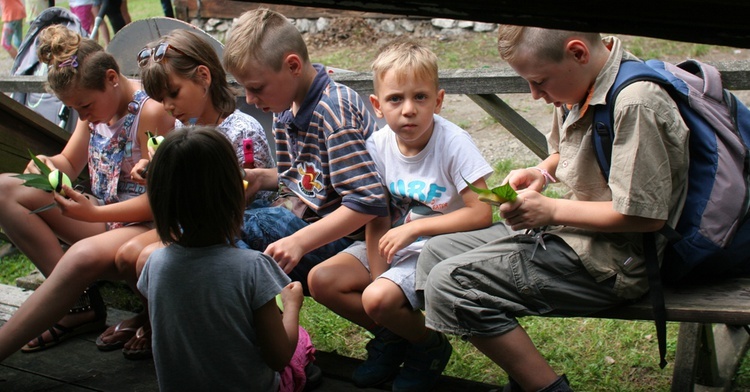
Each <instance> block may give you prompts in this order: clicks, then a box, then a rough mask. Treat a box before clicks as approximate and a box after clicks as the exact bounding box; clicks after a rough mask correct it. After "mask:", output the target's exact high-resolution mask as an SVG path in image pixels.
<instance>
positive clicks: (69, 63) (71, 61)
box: [57, 55, 78, 68]
mask: <svg viewBox="0 0 750 392" xmlns="http://www.w3.org/2000/svg"><path fill="white" fill-rule="evenodd" d="M57 67H58V68H63V67H73V68H78V56H76V55H72V56H70V58H68V59H67V60H65V61H63V62H62V63H60V64H58V65H57Z"/></svg>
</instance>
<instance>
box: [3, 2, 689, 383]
mask: <svg viewBox="0 0 750 392" xmlns="http://www.w3.org/2000/svg"><path fill="white" fill-rule="evenodd" d="M64 30H65V29H64V28H54V27H50V28H49V29H48V30H46V31H45V33H44V34H42V36H41V37H40V42H41V43H40V49H39V51H40V53H39V58H40V59H43V60H44V61H46V62H48V64H49V66H50V68H49V69H50V73H49V82H50V87H51V89H52V90H53V91H54V92H55V93H56V94H57V95H58V97H59V98H60V99H61V100H62V101H63V102H64V103H65V104H66V105H68V106H71V107H72V108H74V109H76V110H77V111H78V112H79V116H80V123H79V126H78V127H77V129H76V131H75V132H74V133H73V135H72V136H71V140H70V142H69V143H68V145H67V146H66V147H65V149H64V150H63V152H62V153H61V154H59V155H56V156H53V157H45V156H39V158H40V159H41V160H42V161H44V162H45V163H47V164H48V165H49V166H50V167H52V168H58V169H60V170H62V171H64V172H66V173H67V174H68V175H69V176H70V177H71V178H76V177H78V174H80V172H81V170H82V169H83V167H84V166H85V165H86V164H87V163H88V167H89V173H90V176H91V179H92V189H91V193H92V195H90V196H89V195H84V194H81V193H78V192H77V191H75V190H74V189H71V188H70V187H63V190H64V191H65V195H66V197H63V196H61V194H57V193H54V194H52V195H50V194H48V193H45V192H42V191H39V190H37V189H32V188H29V187H24V186H23V183H22V181H20V180H19V179H17V178H15V177H13V176H12V175H10V174H2V175H0V211H1V212H0V227H2V229H3V230H4V231H5V233H6V234H7V235H8V236H9V237H10V238H11V240H12V241H13V242H14V243H15V244H16V246H18V247H19V248H20V249H21V250H22V251H23V252H24V253H25V254H26V255H27V256H28V257H29V258H30V259H31V260H32V261H33V262H34V263H35V264H36V265H37V266H38V267H39V268H40V270H41V271H42V273H44V275H45V276H46V277H47V279H46V281H45V283H44V284H42V285H41V286H40V287H39V288H38V289H37V290H36V291H35V292H34V294H32V295H31V296H30V297H29V299H28V300H27V301H26V303H24V305H23V306H22V307H21V308H20V309H19V310H18V311H17V312H16V314H15V315H14V316H13V317H12V318H11V319H10V320H9V321H8V322H7V323H6V324H5V325H4V326H3V327H2V328H0V360H2V359H5V358H7V357H8V356H9V355H11V354H12V353H13V352H15V351H16V350H18V349H19V348H21V347H22V346H24V344H26V346H24V350H26V351H33V350H39V349H43V348H45V347H48V346H50V345H54V344H56V343H58V342H59V341H62V340H64V339H66V338H68V337H71V336H75V335H77V334H79V333H82V332H86V331H91V330H94V329H103V326H104V312H103V304H102V301H101V297H100V296H99V295H98V293H97V291H96V286H95V284H94V282H95V281H96V280H99V279H110V280H121V279H122V280H126V281H127V282H128V283H129V284H130V285H131V286H132V287H133V288H134V289H135V291H136V292H139V293H141V294H142V295H143V300H144V304H145V305H146V309H147V312H144V314H141V315H139V316H137V317H136V318H134V319H131V320H126V321H124V322H123V323H120V324H118V325H115V326H111V327H110V328H108V329H107V330H106V331H105V332H104V333H103V334H102V335H101V336H100V337H99V339H97V345H98V346H99V347H100V349H103V350H109V349H115V348H120V347H123V353H124V354H126V356H130V357H132V358H137V357H142V356H145V355H147V354H148V353H150V351H149V350H148V345H149V344H152V346H153V357H154V361H155V364H156V370H157V376H158V380H159V385H160V388H161V389H162V390H183V389H195V388H200V387H204V388H203V389H212V388H220V389H222V390H235V389H236V390H246V389H248V388H249V387H250V386H253V387H254V388H257V389H259V390H268V391H276V390H286V389H285V388H287V387H289V383H288V382H285V381H284V378H283V377H282V374H285V373H284V372H280V371H281V370H283V369H284V368H285V366H287V364H289V363H290V360H291V359H292V357H293V356H296V355H299V353H300V352H301V351H303V350H299V342H300V341H301V339H299V333H300V331H301V330H300V329H298V324H299V320H298V317H299V310H300V307H301V306H302V298H303V295H311V296H312V297H313V298H314V299H316V300H317V301H318V302H320V303H322V304H324V305H326V306H327V307H329V308H330V309H332V310H333V311H334V312H336V313H337V314H339V315H341V316H343V317H345V318H347V319H349V320H351V321H352V322H354V323H356V324H357V325H359V326H361V327H363V328H364V329H366V330H368V331H370V332H371V333H372V335H373V336H374V338H373V339H372V340H371V341H370V342H369V343H368V344H367V359H366V360H365V361H364V362H363V363H362V364H361V365H360V366H359V367H358V368H357V369H356V371H355V372H354V374H353V376H352V379H353V382H354V383H355V385H357V386H359V387H370V386H376V385H379V384H382V383H385V382H387V381H390V380H392V389H393V390H394V391H428V390H431V389H432V388H433V387H434V386H435V385H436V382H437V380H438V378H439V376H440V374H441V373H442V371H443V370H444V368H445V366H446V365H447V363H448V361H449V358H450V356H451V352H452V348H451V345H450V343H449V342H448V339H447V338H446V336H445V334H446V333H448V334H454V335H459V336H462V337H464V338H466V339H467V340H468V341H470V342H471V343H472V344H474V345H475V346H476V347H477V348H479V349H480V351H482V352H483V353H484V354H486V355H487V356H488V357H489V358H491V359H492V360H493V361H494V362H495V363H497V364H498V365H499V366H501V367H502V368H503V369H504V370H505V371H506V372H507V373H508V376H509V378H510V383H509V384H508V386H507V389H508V390H511V391H521V390H526V391H529V390H535V391H536V390H543V391H567V390H570V387H569V385H568V382H567V379H566V378H565V376H564V375H563V376H559V375H558V374H557V373H556V372H555V371H554V370H553V369H552V368H551V367H550V366H549V364H548V363H547V362H546V360H545V359H544V357H543V356H542V355H541V354H540V353H539V352H538V351H537V350H536V348H535V346H534V345H533V343H532V341H531V339H530V338H529V337H528V336H527V335H526V333H525V331H524V330H523V328H522V327H521V326H520V325H519V324H518V322H517V319H516V318H517V317H520V316H525V315H540V314H558V315H584V314H587V313H590V312H594V311H597V310H600V309H604V308H607V307H610V306H613V305H616V304H618V303H621V302H623V301H627V300H629V299H631V298H635V297H638V296H640V295H641V294H643V293H644V292H645V290H646V287H647V286H646V277H645V270H644V266H643V260H642V259H643V258H642V250H641V249H640V247H639V244H640V243H641V240H640V236H641V234H640V233H641V232H645V231H653V230H655V229H657V228H659V227H661V226H662V225H663V224H665V222H666V223H670V224H674V220H675V219H676V217H677V213H678V212H679V210H680V208H681V205H682V203H683V202H684V195H685V183H686V181H685V172H686V170H685V169H686V167H687V153H686V146H687V128H686V127H685V125H684V123H683V122H682V120H681V118H680V116H679V113H678V112H677V110H676V108H675V105H674V103H673V102H672V101H671V100H670V98H669V96H668V95H667V94H666V93H665V92H664V91H663V90H661V88H660V87H658V86H656V85H655V84H653V83H650V82H638V83H634V84H633V85H631V86H629V87H627V88H625V89H624V90H623V92H622V93H621V94H620V95H619V96H618V99H617V101H616V102H614V103H609V102H605V101H604V97H605V94H606V92H607V90H608V88H609V86H611V84H612V82H613V80H614V77H615V75H616V74H617V70H618V68H619V63H620V61H621V60H622V59H623V58H630V57H631V55H630V54H628V53H627V52H625V51H624V50H623V49H622V47H621V44H620V41H619V40H617V39H616V38H614V37H607V38H606V39H604V40H602V38H601V37H600V36H599V34H594V33H578V32H570V31H558V30H546V29H539V28H530V27H518V26H501V27H500V32H499V34H500V36H499V37H500V38H499V41H498V43H499V46H498V48H499V50H500V54H501V57H502V58H503V59H504V60H505V61H507V62H508V63H509V64H510V65H511V66H512V67H513V69H514V70H515V71H516V72H517V73H518V74H519V75H521V76H522V77H523V78H524V79H526V80H527V81H528V82H529V86H530V88H531V92H532V96H533V97H534V98H535V99H544V100H545V101H546V102H548V103H552V104H554V105H555V106H556V107H557V110H556V112H555V121H554V123H553V129H552V131H551V133H550V134H549V146H550V155H549V157H548V158H547V159H545V160H544V161H543V162H541V163H540V164H539V165H538V166H536V167H532V168H527V169H517V170H514V171H512V172H511V173H510V174H509V175H508V177H507V178H506V179H505V182H507V183H510V184H511V186H512V187H513V188H514V189H516V190H517V191H518V197H517V199H516V200H515V201H513V202H507V203H504V204H503V205H501V206H500V207H499V211H500V214H501V215H502V217H503V218H504V220H503V221H502V222H499V223H495V224H493V223H492V210H491V207H490V206H489V205H488V204H485V203H483V202H481V201H480V200H479V198H478V197H477V195H476V194H475V193H474V192H472V191H471V190H470V189H469V188H468V187H467V183H466V182H468V183H471V184H473V185H474V186H477V187H480V188H486V186H487V184H486V183H485V180H486V178H487V177H488V176H489V175H490V174H491V172H492V168H491V167H490V166H489V165H488V164H487V162H486V161H485V160H484V159H483V158H482V157H481V154H480V153H479V151H478V149H477V148H476V146H475V145H474V144H473V142H472V141H471V138H470V137H469V135H468V133H467V132H465V131H464V130H462V129H460V128H459V127H457V126H456V125H454V124H452V123H451V122H450V121H448V120H446V119H444V118H442V117H440V116H439V112H440V109H441V106H442V103H443V98H444V94H445V92H444V91H443V90H442V89H440V87H439V84H438V72H437V69H438V67H437V58H436V56H435V55H434V54H433V53H432V52H431V51H430V50H428V49H426V48H425V47H423V46H421V45H419V44H417V43H415V42H412V41H409V40H403V39H402V40H397V41H394V42H392V43H390V44H388V45H386V46H385V47H384V48H383V49H381V51H380V52H379V53H378V55H377V58H376V59H375V61H374V62H373V65H372V69H373V82H374V93H373V95H371V96H370V97H369V99H370V103H371V104H372V107H373V109H374V114H375V115H376V116H378V117H381V118H384V119H385V121H386V123H387V126H385V127H384V128H383V129H380V130H377V126H376V122H375V119H374V118H373V117H372V114H371V113H370V112H369V110H368V109H367V107H366V105H365V102H364V101H363V100H362V99H361V98H360V97H359V95H358V94H357V93H356V92H354V91H353V90H351V89H350V88H348V87H346V86H344V85H342V84H340V83H337V82H335V81H333V80H332V79H331V78H330V77H329V75H328V73H327V72H326V70H325V68H324V67H323V66H320V65H317V64H313V63H311V61H310V59H309V56H308V53H307V48H306V45H305V43H304V40H303V38H302V36H301V34H300V33H299V31H298V30H297V29H296V27H295V26H294V25H293V24H292V23H290V22H289V21H288V20H287V19H286V18H285V17H284V16H282V15H280V14H278V13H276V12H273V11H270V10H267V9H258V10H254V11H249V12H246V13H245V14H243V15H242V16H241V17H240V18H239V19H238V20H237V22H236V23H235V26H234V27H233V30H232V33H231V36H230V38H229V40H228V42H227V44H226V47H225V49H224V54H223V67H222V65H221V63H220V62H219V60H218V58H217V57H216V55H215V54H213V56H212V55H211V53H213V50H211V48H210V47H207V48H206V47H204V46H208V45H206V44H205V42H203V41H202V39H201V38H200V37H199V36H197V35H195V34H192V33H189V32H184V31H175V32H172V33H170V34H169V35H167V36H166V37H163V38H162V39H161V40H159V41H158V42H155V43H153V44H151V45H149V46H147V47H146V48H144V49H143V50H142V51H141V52H140V53H139V54H138V56H137V61H138V62H139V65H140V67H141V71H142V72H141V79H142V82H143V86H141V85H139V84H138V82H136V81H133V80H128V79H126V78H125V77H123V76H122V75H121V74H120V73H119V71H118V66H117V64H116V63H115V62H114V59H113V58H112V57H111V56H110V55H109V54H107V53H106V52H104V51H103V50H102V49H101V47H100V46H99V45H98V44H96V43H95V42H93V41H90V40H86V39H81V37H79V36H76V35H75V34H74V33H71V32H66V31H64ZM209 52H210V53H209ZM224 69H226V70H227V71H228V72H229V73H231V74H232V75H233V76H234V77H235V79H236V80H237V82H238V83H239V84H240V85H241V86H242V87H243V89H244V90H245V94H246V97H247V102H248V103H249V104H254V105H256V106H257V107H258V108H260V109H262V110H264V111H270V112H273V113H274V121H273V132H274V142H275V146H276V156H275V160H274V159H272V157H271V155H270V149H269V148H268V144H267V141H266V140H265V138H264V136H263V135H264V133H263V130H262V129H260V127H259V126H258V125H257V122H255V121H254V119H252V118H251V117H249V116H247V115H244V114H242V113H240V112H238V111H236V108H235V107H234V101H233V99H234V98H233V96H232V95H231V92H230V90H229V89H228V87H227V86H226V75H225V74H224ZM144 89H145V92H144V91H143V90H144ZM146 93H148V95H147V94H146ZM149 97H150V99H149ZM157 101H158V102H161V105H159V103H158V102H157ZM601 104H607V105H614V118H615V123H616V124H618V133H617V136H616V138H615V143H614V147H613V158H614V157H616V159H613V160H612V162H613V167H612V171H611V174H610V178H609V182H607V181H606V180H605V179H604V178H603V176H601V174H600V173H598V172H597V170H598V168H597V166H596V164H595V163H594V162H595V158H594V155H593V153H592V152H591V149H590V148H588V146H589V145H590V143H591V141H590V137H591V132H590V128H591V110H589V108H590V106H591V105H601ZM173 117H174V118H173ZM175 118H176V119H177V120H176V121H177V122H175ZM175 124H178V126H177V127H176V128H175ZM182 125H192V126H193V127H183V126H182ZM173 128H175V129H174V130H172V129H173ZM146 131H150V132H151V133H155V134H158V135H166V137H165V139H164V140H163V141H162V142H161V143H160V144H159V145H158V146H157V147H156V148H154V149H152V150H151V151H147V150H148V149H147V148H146V146H147V140H146ZM219 134H222V135H223V136H219ZM246 140H252V143H250V144H252V146H253V148H254V150H253V154H251V155H252V156H253V157H254V158H253V161H252V162H248V161H247V156H248V155H246V154H243V146H246V145H247V144H246V142H245V141H246ZM152 155H153V156H152ZM274 161H275V162H274ZM274 163H275V165H276V166H275V167H274ZM26 172H38V168H36V166H35V165H34V164H33V162H32V163H30V164H29V166H28V167H27V168H26ZM146 172H147V174H146ZM634 172H637V173H639V175H638V176H634V175H633V173H634ZM555 178H556V179H557V180H560V181H562V182H564V183H565V184H566V185H568V186H569V187H570V188H571V190H572V192H571V195H570V197H566V198H561V199H554V198H549V197H546V196H544V195H542V194H541V191H542V190H543V188H544V186H546V184H547V183H548V182H550V181H552V180H554V179H555ZM144 180H145V185H144V183H143V181H144ZM274 194H275V197H271V195H274ZM52 201H54V202H56V203H57V205H58V207H59V208H55V209H51V210H48V211H45V212H40V213H37V214H29V212H30V211H33V210H34V209H36V208H38V207H40V206H43V205H45V204H48V203H50V202H52ZM114 222H127V223H114ZM541 227H543V228H545V230H543V231H541V232H539V230H536V233H537V234H535V236H531V235H527V234H525V231H526V230H528V229H533V228H541ZM449 233H455V234H449ZM433 237H434V238H433ZM58 239H60V240H62V241H64V242H66V243H68V244H71V246H70V248H69V249H68V250H67V251H65V252H64V251H63V248H62V247H61V246H60V244H59V241H58ZM541 239H543V240H541ZM540 242H541V244H542V246H541V247H540ZM659 246H660V249H663V246H664V244H663V243H660V244H659ZM248 247H249V248H251V249H250V250H246V249H241V248H248ZM290 282H291V283H290ZM81 293H83V295H81ZM279 293H281V298H282V302H283V311H280V310H279V308H278V307H277V303H276V300H275V296H276V295H277V294H279ZM63 316H64V317H63ZM149 320H150V323H149ZM149 324H150V326H149ZM50 325H53V327H51V328H49V329H48V330H47V331H46V332H44V333H43V334H42V335H39V336H38V337H36V338H35V336H36V335H38V334H39V333H40V332H43V331H45V328H48V327H49V326H50ZM149 334H151V336H150V337H149ZM32 339H33V340H32ZM30 340H31V341H30ZM27 342H28V343H27ZM144 353H145V354H144ZM212 358H213V359H212ZM292 362H294V361H292ZM189 369H194V370H197V369H200V371H186V370H189ZM219 383H221V385H220V386H219ZM280 388H281V389H280Z"/></svg>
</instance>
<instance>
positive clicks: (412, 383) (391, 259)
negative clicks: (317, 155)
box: [308, 40, 492, 391]
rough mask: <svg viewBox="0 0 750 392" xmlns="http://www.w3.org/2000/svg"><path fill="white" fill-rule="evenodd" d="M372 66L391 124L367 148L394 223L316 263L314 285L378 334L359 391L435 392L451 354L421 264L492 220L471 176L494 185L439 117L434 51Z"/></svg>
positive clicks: (378, 106) (411, 48)
mask: <svg viewBox="0 0 750 392" xmlns="http://www.w3.org/2000/svg"><path fill="white" fill-rule="evenodd" d="M372 69H373V78H374V88H375V89H374V90H375V94H374V95H371V96H370V101H371V102H372V105H373V108H374V110H375V113H376V115H377V116H378V117H380V118H385V120H386V122H387V123H388V126H386V127H385V128H383V129H381V130H379V131H378V132H375V134H374V135H373V136H372V137H371V138H370V139H368V141H367V150H368V152H369V153H370V155H371V156H372V158H373V160H374V161H375V164H376V166H377V169H378V173H379V174H380V176H381V177H382V181H383V183H384V185H385V186H386V187H387V188H388V190H389V192H390V196H391V202H390V208H391V213H390V217H385V218H378V219H376V220H374V221H372V222H371V223H369V224H368V226H367V241H366V244H365V242H357V243H354V244H353V245H352V246H350V247H349V248H348V249H346V250H345V251H344V252H342V253H339V254H338V255H336V256H334V257H332V258H330V259H328V260H326V261H325V262H323V263H321V264H319V265H318V266H316V267H315V268H314V269H313V270H312V271H311V272H310V276H309V278H308V284H309V286H310V292H311V293H312V296H313V298H315V299H316V300H317V301H318V302H320V303H322V304H324V305H326V306H328V307H329V308H330V309H331V310H333V311H334V312H336V313H338V314H339V315H341V316H343V317H345V318H347V319H349V320H351V321H352V322H354V323H356V324H358V325H360V326H362V327H363V328H365V329H367V330H368V331H370V332H371V333H373V335H374V336H375V337H374V339H372V340H371V341H370V342H369V343H368V344H367V352H368V358H367V360H366V361H365V362H364V363H363V364H362V365H361V366H359V367H358V368H357V369H356V370H355V372H354V375H353V381H354V383H355V385H357V386H359V387H370V386H375V385H379V384H382V383H384V382H386V381H388V380H390V379H392V378H393V377H396V378H395V380H394V381H393V390H394V391H427V390H431V389H432V388H433V387H434V385H435V383H436V382H437V379H438V377H439V376H440V374H441V373H442V371H443V369H445V366H446V365H447V363H448V359H449V358H450V356H451V351H452V348H451V345H450V343H449V342H448V340H447V339H446V337H445V336H444V335H443V334H441V333H437V332H435V331H432V330H430V329H427V328H426V327H425V323H424V316H423V314H422V312H421V310H420V309H421V308H422V306H423V304H422V301H421V300H420V298H419V297H418V296H417V294H416V292H415V281H414V277H415V270H416V262H417V258H418V256H419V252H420V251H421V249H422V246H423V245H424V243H425V242H426V241H427V239H428V238H429V237H431V236H435V235H438V234H444V233H450V232H455V231H468V230H476V229H480V228H484V227H488V226H489V225H490V224H491V223H492V209H491V207H490V206H489V205H488V204H485V203H483V202H480V201H479V199H478V198H477V195H476V194H475V193H473V192H472V191H471V190H469V189H468V187H467V185H466V183H465V182H464V180H463V178H465V179H466V180H467V181H469V182H471V183H473V184H474V185H475V186H478V187H482V188H486V183H485V178H486V177H487V176H489V175H490V174H491V173H492V168H491V167H490V165H489V164H487V162H486V161H485V160H484V159H483V158H482V155H481V153H480V152H479V150H478V149H477V147H476V145H475V144H474V143H473V141H472V140H471V137H470V136H469V134H468V133H467V132H466V131H464V130H462V129H461V128H459V127H458V126H456V125H455V124H453V123H451V122H449V121H447V120H445V119H444V118H442V117H440V116H438V115H437V113H439V112H440V109H441V105H442V103H443V98H444V95H445V91H444V90H442V89H440V88H439V86H438V67H437V57H436V56H435V54H434V53H433V52H432V51H430V50H429V49H428V48H425V47H423V46H421V45H419V44H417V43H415V42H413V41H408V40H398V41H395V42H393V43H391V44H389V45H387V46H385V47H384V48H383V49H381V51H380V53H379V54H378V56H377V58H376V59H375V61H374V62H373V65H372ZM402 363H403V364H404V366H403V368H402V369H401V368H400V366H401V364H402Z"/></svg>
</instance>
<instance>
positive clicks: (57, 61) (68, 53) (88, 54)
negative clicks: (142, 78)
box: [36, 24, 120, 96]
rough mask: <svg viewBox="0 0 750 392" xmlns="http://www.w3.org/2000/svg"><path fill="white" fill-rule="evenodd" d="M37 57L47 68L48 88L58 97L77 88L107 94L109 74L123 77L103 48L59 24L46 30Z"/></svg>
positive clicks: (39, 43) (40, 41)
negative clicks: (111, 72)
mask: <svg viewBox="0 0 750 392" xmlns="http://www.w3.org/2000/svg"><path fill="white" fill-rule="evenodd" d="M36 54H37V58H38V59H39V61H41V62H42V63H44V64H47V88H48V90H50V91H51V92H52V93H53V94H55V95H57V96H60V95H61V94H62V93H67V92H70V91H71V90H74V89H76V88H80V89H86V90H97V91H104V90H105V82H106V80H105V78H106V75H107V71H108V70H110V69H111V70H114V71H115V72H117V73H118V74H119V73H120V67H119V65H117V61H116V60H115V58H114V57H113V56H112V55H111V54H109V53H107V52H105V51H104V48H102V47H101V45H99V44H98V43H97V42H96V41H93V40H90V39H88V38H83V37H81V35H79V34H78V33H76V32H74V31H73V30H70V29H68V28H67V27H65V26H62V25H59V24H56V25H52V26H49V27H47V28H45V29H44V30H42V32H41V33H40V34H39V38H38V39H37V50H36Z"/></svg>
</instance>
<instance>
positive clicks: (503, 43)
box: [497, 25, 601, 63]
mask: <svg viewBox="0 0 750 392" xmlns="http://www.w3.org/2000/svg"><path fill="white" fill-rule="evenodd" d="M572 38H578V39H581V40H583V41H585V42H586V43H588V44H589V45H592V44H595V43H597V42H600V41H601V35H600V34H599V33H587V32H579V31H568V30H554V29H543V28H540V27H528V26H514V25H500V27H499V28H498V36H497V51H498V52H499V53H500V58H501V59H503V60H505V61H507V62H509V63H510V62H513V61H514V60H515V58H516V57H517V56H518V55H519V53H525V54H527V55H533V56H536V57H538V58H540V59H541V60H547V61H551V62H555V63H557V62H560V61H562V59H563V54H564V53H565V44H566V43H567V42H568V41H569V40H570V39H572Z"/></svg>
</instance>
